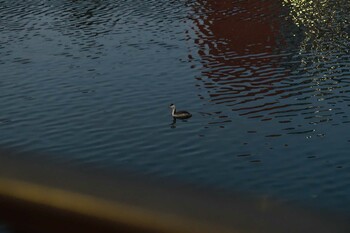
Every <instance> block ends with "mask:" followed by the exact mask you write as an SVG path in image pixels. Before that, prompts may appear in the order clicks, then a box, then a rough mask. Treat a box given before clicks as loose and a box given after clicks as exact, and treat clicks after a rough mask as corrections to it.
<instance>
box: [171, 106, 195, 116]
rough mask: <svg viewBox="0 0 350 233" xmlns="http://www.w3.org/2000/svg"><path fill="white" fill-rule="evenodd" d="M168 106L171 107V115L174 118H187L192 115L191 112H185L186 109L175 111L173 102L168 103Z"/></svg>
mask: <svg viewBox="0 0 350 233" xmlns="http://www.w3.org/2000/svg"><path fill="white" fill-rule="evenodd" d="M169 107H170V108H171V115H172V116H173V117H174V118H179V119H187V118H190V117H191V116H192V114H191V113H189V112H187V111H178V112H177V111H176V107H175V104H170V106H169Z"/></svg>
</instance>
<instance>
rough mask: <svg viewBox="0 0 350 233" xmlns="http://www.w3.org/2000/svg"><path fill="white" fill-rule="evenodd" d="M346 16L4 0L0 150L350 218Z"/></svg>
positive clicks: (221, 4) (248, 4)
mask: <svg viewBox="0 0 350 233" xmlns="http://www.w3.org/2000/svg"><path fill="white" fill-rule="evenodd" d="M349 8H350V3H349V1H347V0H336V1H326V0H317V1H301V0H300V1H294V0H284V1H267V0H265V1H257V0H250V1H244V0H235V1H228V0H206V1H204V0H189V1H187V0H184V1H182V0H180V1H156V0H147V1H136V2H135V1H131V0H126V1H109V0H106V1H96V0H87V1H69V0H64V1H62V0H51V1H30V2H28V1H19V0H14V1H10V0H0V18H1V20H2V21H1V24H0V41H1V42H2V43H0V70H1V76H0V100H1V101H0V109H1V111H0V145H6V146H8V147H11V148H17V149H18V148H21V150H24V151H33V150H39V151H44V152H45V153H44V154H47V153H48V154H53V156H51V157H50V158H52V159H53V160H60V161H64V162H66V163H73V164H84V165H86V164H90V165H92V166H94V167H99V168H101V169H111V170H116V169H118V168H130V169H133V170H136V171H138V172H141V173H143V174H152V175H157V176H160V177H165V178H169V177H171V178H174V179H178V180H180V181H184V182H190V183H191V184H196V185H211V186H215V187H221V188H226V189H230V190H239V191H248V192H258V193H263V194H266V195H274V196H278V197H285V198H286V199H288V200H304V201H306V202H315V203H316V204H317V205H321V206H324V205H326V206H328V207H330V208H335V209H338V208H339V209H345V211H347V212H350V211H349V210H350V196H349V195H348V193H349V192H350V190H349V189H350V188H349V187H350V184H349V181H350V173H349V167H350V162H349V161H350V160H349V156H348V151H349V150H350V143H349V142H350V135H349V134H348V130H347V126H348V125H349V123H350V119H349V118H348V116H349V115H350V110H349V105H350V97H349V92H350V86H349V85H350V70H349V69H350V68H349V67H350V55H349V47H350V46H349V15H350V14H349V11H350V9H349ZM172 102H175V103H179V104H180V103H181V106H185V107H186V109H188V110H189V111H190V112H192V113H193V117H192V118H191V119H190V120H188V121H187V122H186V121H182V120H177V121H174V122H172V117H171V116H170V114H169V109H168V103H172Z"/></svg>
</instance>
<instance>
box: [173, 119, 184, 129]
mask: <svg viewBox="0 0 350 233" xmlns="http://www.w3.org/2000/svg"><path fill="white" fill-rule="evenodd" d="M176 121H177V119H176V118H175V117H173V121H172V122H171V124H170V128H172V129H175V128H176ZM179 121H180V122H187V119H179Z"/></svg>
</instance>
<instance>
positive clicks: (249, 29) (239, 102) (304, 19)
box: [189, 0, 350, 134]
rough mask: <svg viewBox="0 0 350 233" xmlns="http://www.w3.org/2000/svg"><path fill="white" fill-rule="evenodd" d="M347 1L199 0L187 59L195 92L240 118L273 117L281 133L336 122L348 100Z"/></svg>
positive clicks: (310, 128) (342, 116) (264, 118)
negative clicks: (194, 68)
mask: <svg viewBox="0 0 350 233" xmlns="http://www.w3.org/2000/svg"><path fill="white" fill-rule="evenodd" d="M339 6H343V7H339ZM349 6H350V4H349V2H348V1H343V0H339V1H316V2H312V3H311V2H309V3H306V2H299V1H287V0H286V1H284V2H283V3H276V2H274V1H235V2H232V1H198V4H196V5H194V6H193V11H194V16H192V20H193V22H194V24H195V27H196V28H195V34H196V35H195V36H196V39H195V43H196V45H197V47H198V51H193V52H192V53H191V54H190V55H189V58H190V60H191V59H192V60H195V59H196V57H197V59H198V61H199V62H200V63H201V68H200V70H201V76H200V77H197V80H198V84H197V86H198V88H199V91H200V92H201V94H200V96H199V97H200V98H201V99H205V100H207V101H209V102H210V103H213V104H215V105H222V106H225V108H228V109H230V110H232V111H233V112H235V113H237V114H238V115H239V116H241V117H245V118H248V119H256V120H260V121H273V122H276V123H277V124H278V125H280V126H279V129H278V130H280V131H282V132H283V131H285V132H286V133H287V134H298V133H310V132H315V131H316V130H315V128H314V125H317V124H320V123H325V122H330V121H338V122H339V121H340V122H341V121H343V118H346V117H347V115H346V113H345V112H343V111H342V107H344V106H347V103H348V102H349V101H350V99H349V98H348V97H347V96H346V93H347V92H349V91H350V88H349V85H348V84H347V82H346V81H347V79H348V77H349V67H348V63H349V35H348V33H349V16H348V12H349V9H350V8H349ZM193 62H195V61H193ZM300 121H301V122H303V123H302V126H300ZM297 128H299V129H297ZM300 128H302V129H300Z"/></svg>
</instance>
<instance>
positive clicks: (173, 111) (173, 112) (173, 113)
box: [171, 108, 176, 116]
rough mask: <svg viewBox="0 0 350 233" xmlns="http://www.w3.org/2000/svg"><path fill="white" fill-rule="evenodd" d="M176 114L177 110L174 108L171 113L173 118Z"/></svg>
mask: <svg viewBox="0 0 350 233" xmlns="http://www.w3.org/2000/svg"><path fill="white" fill-rule="evenodd" d="M175 113H176V109H175V108H173V109H172V111H171V115H172V116H174V115H175Z"/></svg>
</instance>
